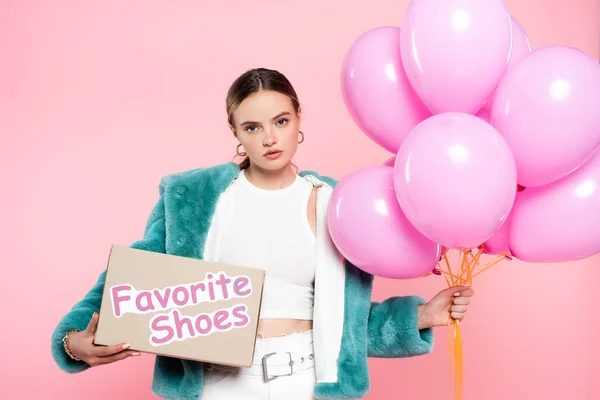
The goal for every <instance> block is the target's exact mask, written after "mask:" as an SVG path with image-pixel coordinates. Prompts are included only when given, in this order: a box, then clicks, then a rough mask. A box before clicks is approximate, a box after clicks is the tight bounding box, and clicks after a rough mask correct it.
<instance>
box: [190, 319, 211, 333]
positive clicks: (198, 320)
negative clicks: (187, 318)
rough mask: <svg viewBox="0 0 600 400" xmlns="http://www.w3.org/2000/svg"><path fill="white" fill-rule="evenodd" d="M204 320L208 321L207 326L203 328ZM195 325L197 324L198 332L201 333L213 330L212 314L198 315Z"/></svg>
mask: <svg viewBox="0 0 600 400" xmlns="http://www.w3.org/2000/svg"><path fill="white" fill-rule="evenodd" d="M202 321H205V322H206V328H202ZM194 325H195V326H196V330H197V331H198V333H199V334H201V335H206V334H208V333H210V331H211V330H212V321H211V320H210V316H209V315H206V314H200V315H198V317H197V318H196V323H195V324H194Z"/></svg>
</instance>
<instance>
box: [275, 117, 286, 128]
mask: <svg viewBox="0 0 600 400" xmlns="http://www.w3.org/2000/svg"><path fill="white" fill-rule="evenodd" d="M287 122H288V120H287V118H282V119H280V120H279V121H277V125H279V126H283V125H285V124H287Z"/></svg>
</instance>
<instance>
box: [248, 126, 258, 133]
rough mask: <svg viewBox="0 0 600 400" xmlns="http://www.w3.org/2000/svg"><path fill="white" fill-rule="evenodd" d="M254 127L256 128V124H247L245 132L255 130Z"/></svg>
mask: <svg viewBox="0 0 600 400" xmlns="http://www.w3.org/2000/svg"><path fill="white" fill-rule="evenodd" d="M256 129H258V128H257V127H256V126H254V125H249V126H247V127H246V132H256Z"/></svg>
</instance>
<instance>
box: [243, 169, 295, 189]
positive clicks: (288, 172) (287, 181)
mask: <svg viewBox="0 0 600 400" xmlns="http://www.w3.org/2000/svg"><path fill="white" fill-rule="evenodd" d="M245 172H246V179H248V181H249V182H250V183H252V184H253V185H254V186H256V187H258V188H260V189H265V190H279V189H284V188H286V187H288V186H290V185H291V184H293V183H294V180H295V179H296V174H295V173H294V171H293V170H292V166H291V164H288V165H287V166H285V167H283V168H282V169H279V170H274V171H273V170H266V169H262V168H260V167H257V166H255V165H250V167H248V168H247V169H246V171H245Z"/></svg>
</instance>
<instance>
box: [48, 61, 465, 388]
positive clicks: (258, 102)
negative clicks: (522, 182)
mask: <svg viewBox="0 0 600 400" xmlns="http://www.w3.org/2000/svg"><path fill="white" fill-rule="evenodd" d="M227 113H228V117H229V124H230V127H231V130H232V132H233V134H234V135H235V137H236V138H237V140H238V141H239V145H238V146H237V155H238V156H240V157H243V161H242V162H241V163H240V165H237V164H235V163H226V164H221V165H217V166H213V167H210V168H200V169H195V170H191V171H186V172H183V173H179V174H173V175H168V176H166V177H164V178H163V179H162V180H161V183H160V190H159V193H160V198H159V200H158V203H157V204H156V206H155V207H154V209H153V211H152V213H151V215H150V218H149V220H148V224H147V226H146V229H145V233H144V237H143V239H142V240H139V241H137V242H135V243H134V244H132V246H131V247H133V248H137V249H143V250H148V251H154V252H161V253H167V254H173V255H177V256H183V257H194V258H198V259H206V260H209V261H214V262H222V263H227V264H233V265H242V266H247V267H255V268H260V269H263V270H265V271H266V279H265V283H264V290H263V303H262V307H261V319H260V321H259V324H258V331H259V334H258V337H257V342H256V350H255V354H254V365H253V366H252V367H250V368H243V369H235V368H231V367H225V366H219V365H207V364H205V363H200V362H193V361H187V360H181V359H175V358H167V357H162V356H157V357H156V363H155V368H154V380H153V385H152V389H153V392H154V393H155V394H156V395H158V396H160V397H163V398H165V399H170V400H179V399H181V400H184V399H185V400H191V399H199V398H201V399H203V400H213V399H274V400H275V399H286V400H289V399H314V398H318V399H324V398H337V399H355V398H361V397H363V396H364V395H365V394H366V393H367V391H368V390H369V376H368V370H367V357H410V356H417V355H422V354H427V353H429V352H430V351H431V349H432V343H433V334H432V328H433V327H435V326H446V325H447V322H448V318H452V319H454V320H461V319H462V318H463V317H464V314H465V312H466V311H467V307H468V304H469V301H470V297H471V296H472V295H473V291H472V289H470V288H468V287H463V286H460V287H454V288H450V289H446V290H443V291H441V292H440V293H439V294H437V295H436V296H435V297H434V298H433V299H432V300H431V301H429V302H427V303H426V302H425V301H424V300H423V299H422V298H421V297H418V296H405V297H392V298H390V299H387V300H386V301H384V302H383V303H374V302H373V303H372V302H371V300H370V298H371V289H372V281H373V276H372V275H369V274H367V273H365V272H363V271H361V270H359V269H357V268H356V267H354V266H353V265H352V264H350V263H349V262H347V261H345V260H343V258H342V257H340V255H339V253H338V252H337V251H336V249H335V247H334V246H333V244H332V242H331V239H330V237H329V235H328V230H327V227H326V212H327V203H328V200H329V197H330V195H331V193H332V190H333V187H334V186H335V184H336V182H335V181H333V180H332V179H330V178H327V177H323V176H320V175H318V174H317V173H314V172H301V173H300V174H296V172H295V171H294V168H293V164H292V158H293V157H294V154H295V153H296V150H297V148H298V144H299V143H302V142H303V141H304V133H303V132H302V131H300V122H301V109H300V104H299V102H298V97H297V95H296V92H295V91H294V89H293V87H292V85H291V84H290V82H289V81H288V80H287V79H286V78H285V77H284V76H283V75H282V74H280V73H279V72H277V71H273V70H267V69H254V70H251V71H248V72H246V73H244V74H243V75H242V76H240V77H239V78H238V79H237V80H236V81H235V82H234V83H233V85H232V86H231V88H230V90H229V93H228V96H227ZM242 148H243V150H242ZM104 274H105V272H104V273H103V274H102V275H101V276H100V278H99V279H98V282H97V283H96V285H95V286H94V287H93V288H92V289H91V290H90V292H89V293H88V294H87V295H86V296H85V297H84V299H83V300H81V301H80V302H78V303H77V304H76V305H75V306H74V307H73V309H72V310H71V311H70V312H69V313H68V314H67V315H65V316H64V317H63V319H62V320H61V321H60V323H59V324H58V326H57V328H56V330H55V332H54V335H53V338H52V341H53V343H52V352H53V356H54V358H55V360H56V362H57V364H58V365H59V367H61V368H62V369H63V370H65V371H66V372H70V373H75V372H80V371H83V370H85V369H87V368H89V367H90V366H98V365H104V364H109V363H112V362H114V361H118V360H123V359H125V358H127V357H129V356H133V355H139V354H138V353H136V352H133V351H131V350H128V349H127V347H128V346H127V344H123V345H118V346H108V347H104V346H95V345H94V344H93V338H94V332H95V328H96V324H97V322H98V314H97V312H98V310H99V308H100V302H101V296H102V290H103V286H104V277H105V275H104Z"/></svg>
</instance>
